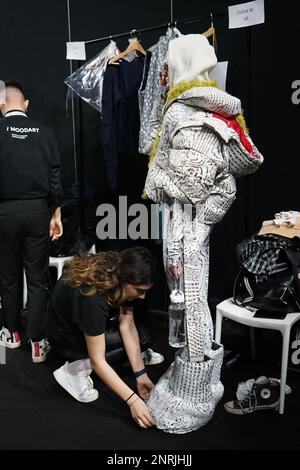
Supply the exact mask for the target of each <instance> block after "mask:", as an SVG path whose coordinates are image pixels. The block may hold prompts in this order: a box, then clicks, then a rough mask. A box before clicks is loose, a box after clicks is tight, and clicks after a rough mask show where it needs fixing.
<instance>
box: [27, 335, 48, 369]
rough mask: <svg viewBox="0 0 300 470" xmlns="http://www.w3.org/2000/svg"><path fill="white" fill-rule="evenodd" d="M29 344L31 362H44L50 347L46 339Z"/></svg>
mask: <svg viewBox="0 0 300 470" xmlns="http://www.w3.org/2000/svg"><path fill="white" fill-rule="evenodd" d="M30 342H31V357H32V362H36V363H38V362H45V360H46V359H47V356H48V354H49V352H50V350H51V346H50V344H49V343H48V341H47V340H46V339H42V340H41V341H30Z"/></svg>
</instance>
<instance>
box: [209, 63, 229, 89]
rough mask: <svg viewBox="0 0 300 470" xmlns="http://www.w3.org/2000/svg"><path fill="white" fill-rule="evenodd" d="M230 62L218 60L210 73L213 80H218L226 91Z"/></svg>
mask: <svg viewBox="0 0 300 470" xmlns="http://www.w3.org/2000/svg"><path fill="white" fill-rule="evenodd" d="M227 69H228V62H227V61H226V62H218V63H217V65H216V66H215V68H214V69H213V71H212V72H210V74H209V78H210V79H211V80H216V81H217V82H218V84H219V85H220V87H221V89H222V90H223V91H226V79H227Z"/></svg>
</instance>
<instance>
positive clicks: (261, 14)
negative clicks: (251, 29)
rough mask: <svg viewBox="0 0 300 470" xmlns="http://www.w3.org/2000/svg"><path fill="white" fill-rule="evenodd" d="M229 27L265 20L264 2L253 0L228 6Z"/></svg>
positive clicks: (242, 26) (238, 26)
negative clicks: (252, 0)
mask: <svg viewBox="0 0 300 470" xmlns="http://www.w3.org/2000/svg"><path fill="white" fill-rule="evenodd" d="M228 15H229V29H234V28H244V27H245V26H252V25H254V24H260V23H264V22H265V2H264V0H255V1H254V2H248V3H240V4H239V5H233V6H231V7H228Z"/></svg>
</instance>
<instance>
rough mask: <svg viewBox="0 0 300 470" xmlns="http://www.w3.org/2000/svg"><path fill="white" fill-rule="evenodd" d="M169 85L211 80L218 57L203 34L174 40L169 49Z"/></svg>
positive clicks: (189, 35)
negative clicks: (210, 75)
mask: <svg viewBox="0 0 300 470" xmlns="http://www.w3.org/2000/svg"><path fill="white" fill-rule="evenodd" d="M167 60H168V67H169V85H170V87H171V86H175V85H178V83H180V82H182V81H190V80H209V76H208V72H210V71H211V70H212V69H213V68H214V67H215V66H216V64H217V57H216V54H215V50H214V48H213V46H211V45H210V44H209V42H208V40H207V39H206V37H205V36H203V35H202V34H187V35H182V36H180V37H179V38H176V39H173V40H172V41H170V43H169V48H168V57H167Z"/></svg>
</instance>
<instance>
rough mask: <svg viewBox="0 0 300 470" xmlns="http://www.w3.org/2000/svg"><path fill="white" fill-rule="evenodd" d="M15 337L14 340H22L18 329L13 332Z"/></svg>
mask: <svg viewBox="0 0 300 470" xmlns="http://www.w3.org/2000/svg"><path fill="white" fill-rule="evenodd" d="M13 338H14V341H15V342H16V343H18V342H19V341H20V335H19V332H18V331H14V332H13Z"/></svg>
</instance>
